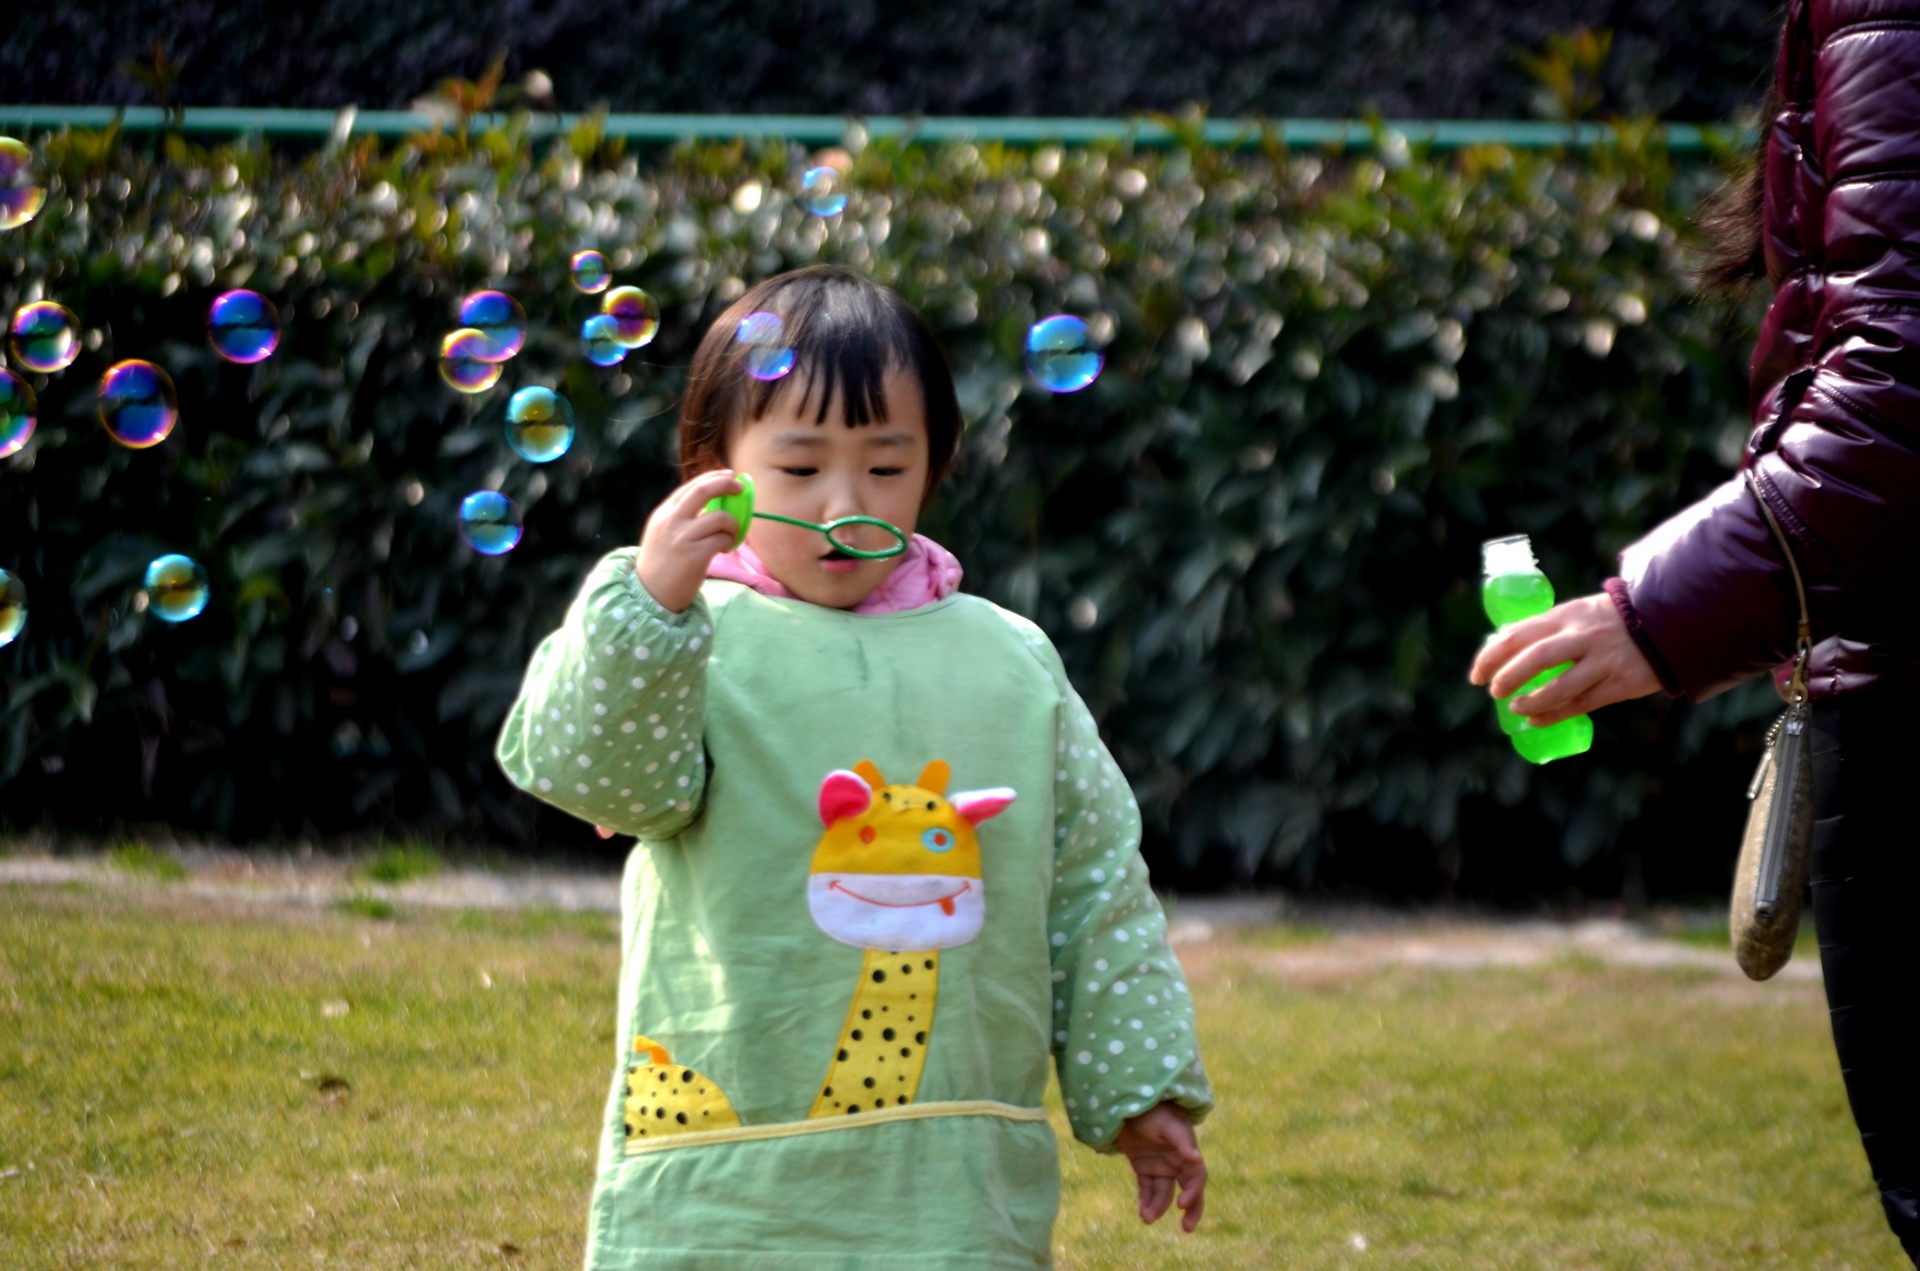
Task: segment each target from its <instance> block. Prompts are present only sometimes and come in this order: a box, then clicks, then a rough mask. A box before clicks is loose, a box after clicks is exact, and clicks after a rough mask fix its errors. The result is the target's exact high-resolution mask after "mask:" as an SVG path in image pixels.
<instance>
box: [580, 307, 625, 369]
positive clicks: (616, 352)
mask: <svg viewBox="0 0 1920 1271" xmlns="http://www.w3.org/2000/svg"><path fill="white" fill-rule="evenodd" d="M580 351H581V352H583V353H585V354H586V355H587V361H589V362H591V363H593V364H594V365H595V366H618V365H620V359H621V358H623V357H625V356H626V355H627V346H626V345H624V344H622V343H620V324H619V323H618V322H616V321H615V320H614V318H613V317H612V315H610V314H605V313H596V314H594V315H593V316H592V317H591V318H588V319H587V320H586V321H585V322H582V323H581V324H580Z"/></svg>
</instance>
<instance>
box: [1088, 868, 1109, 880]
mask: <svg viewBox="0 0 1920 1271" xmlns="http://www.w3.org/2000/svg"><path fill="white" fill-rule="evenodd" d="M1091 877H1092V879H1093V881H1094V882H1096V883H1104V882H1106V881H1107V871H1106V870H1104V869H1096V870H1094V871H1093V873H1092V875H1091Z"/></svg>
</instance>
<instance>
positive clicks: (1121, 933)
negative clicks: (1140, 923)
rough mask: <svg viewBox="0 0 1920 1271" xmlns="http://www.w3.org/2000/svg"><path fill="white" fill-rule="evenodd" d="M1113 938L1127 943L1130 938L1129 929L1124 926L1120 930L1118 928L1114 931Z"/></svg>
mask: <svg viewBox="0 0 1920 1271" xmlns="http://www.w3.org/2000/svg"><path fill="white" fill-rule="evenodd" d="M1113 938H1114V939H1115V940H1118V941H1120V942H1121V943H1122V944H1125V943H1126V942H1127V939H1128V936H1127V929H1126V928H1125V927H1122V928H1121V929H1120V930H1118V931H1116V932H1114V933H1113Z"/></svg>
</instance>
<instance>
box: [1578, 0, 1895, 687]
mask: <svg viewBox="0 0 1920 1271" xmlns="http://www.w3.org/2000/svg"><path fill="white" fill-rule="evenodd" d="M1779 93H1780V98H1781V101H1782V102H1783V103H1784V105H1783V107H1782V108H1781V111H1780V113H1779V115H1778V116H1777V117H1776V118H1775V119H1774V120H1773V121H1772V128H1771V131H1770V133H1769V135H1768V138H1767V143H1766V158H1765V162H1766V173H1765V176H1766V218H1765V235H1766V237H1765V246H1766V258H1767V273H1768V275H1769V277H1770V278H1771V279H1772V281H1773V285H1774V288H1775V294H1774V300H1773V304H1772V306H1771V307H1770V308H1769V309H1768V310H1767V316H1766V320H1765V322H1763V323H1762V324H1761V329H1760V342H1759V346H1758V347H1757V348H1756V349H1755V350H1754V354H1753V367H1752V385H1753V388H1752V405H1753V420H1754V425H1755V427H1754V431H1753V433H1752V435H1751V436H1750V437H1749V438H1748V441H1747V452H1746V457H1745V459H1744V460H1743V461H1742V467H1743V468H1750V469H1751V470H1752V472H1753V474H1754V476H1756V477H1757V479H1758V480H1757V483H1756V484H1757V485H1758V487H1759V490H1760V493H1761V495H1762V496H1763V497H1764V498H1765V499H1766V500H1767V503H1768V505H1769V506H1771V507H1772V509H1773V512H1774V515H1775V516H1777V517H1778V518H1779V520H1780V524H1781V526H1782V528H1783V529H1784V530H1785V531H1786V533H1787V536H1788V537H1789V538H1790V539H1791V540H1792V543H1793V553H1794V556H1795V558H1796V559H1797V560H1798V561H1799V564H1800V569H1801V572H1802V574H1803V575H1804V577H1805V579H1806V584H1807V601H1808V607H1809V608H1810V610H1811V611H1812V615H1813V628H1814V640H1815V641H1816V644H1815V648H1814V651H1813V661H1812V665H1811V669H1810V672H1809V676H1808V679H1809V686H1810V688H1811V690H1812V693H1813V695H1814V696H1815V697H1832V696H1834V695H1836V694H1841V693H1852V692H1857V691H1859V690H1860V689H1863V688H1866V687H1868V686H1869V685H1873V684H1876V683H1883V682H1884V683H1889V684H1905V685H1912V686H1920V0H1792V2H1791V3H1789V4H1788V6H1787V28H1786V34H1785V38H1784V39H1783V41H1782V43H1781V52H1780V69H1779ZM1620 561H1621V573H1622V575H1623V577H1621V578H1616V579H1611V580H1609V581H1608V583H1607V591H1608V592H1609V594H1611V595H1612V597H1613V600H1614V603H1615V604H1616V605H1617V606H1618V607H1619V609H1620V613H1621V616H1622V617H1624V618H1625V619H1626V622H1627V628H1628V630H1630V631H1631V632H1632V633H1633V635H1634V639H1635V640H1636V641H1637V642H1638V643H1639V645H1640V648H1641V650H1642V652H1644V653H1645V654H1646V655H1647V659H1648V661H1650V662H1652V663H1653V667H1654V670H1655V671H1656V672H1657V673H1658V674H1659V676H1660V680H1661V682H1662V683H1663V684H1665V685H1666V687H1667V690H1668V691H1669V692H1671V693H1674V694H1677V695H1683V696H1686V697H1690V698H1693V699H1695V700H1698V699H1700V698H1704V697H1709V696H1711V695H1713V694H1715V693H1718V692H1721V691H1723V690H1725V689H1728V688H1731V687H1732V686H1733V685H1735V684H1738V683H1740V682H1741V681H1742V680H1747V679H1751V678H1752V677H1754V676H1755V675H1758V674H1761V673H1763V672H1766V671H1768V670H1771V669H1774V668H1775V667H1777V666H1778V665H1779V664H1780V663H1781V662H1782V661H1784V660H1787V659H1789V658H1791V656H1792V653H1793V635H1794V626H1795V621H1794V615H1795V612H1796V609H1797V606H1796V604H1795V601H1794V595H1793V581H1792V578H1791V576H1790V575H1789V574H1788V572H1787V567H1786V562H1785V560H1784V558H1783V557H1782V556H1781V554H1780V551H1779V548H1778V547H1776V546H1775V544H1774V541H1773V538H1772V535H1771V533H1770V532H1769V530H1768V527H1767V522H1766V518H1765V517H1764V516H1763V515H1762V514H1761V511H1760V509H1759V507H1758V506H1757V504H1756V503H1755V500H1754V496H1753V493H1752V492H1751V491H1750V490H1749V489H1748V486H1747V483H1746V482H1745V481H1744V480H1743V479H1741V478H1739V477H1736V478H1734V479H1732V480H1730V481H1728V482H1727V483H1726V484H1725V485H1723V486H1721V487H1720V488H1719V489H1717V490H1715V491H1714V492H1713V493H1712V494H1710V495H1708V496H1707V497H1706V498H1705V499H1702V500H1701V501H1700V502H1698V503H1696V504H1694V505H1693V506H1692V507H1690V508H1688V509H1687V510H1686V511H1684V512H1681V513H1680V514H1679V515H1678V516H1675V517H1674V518H1672V519H1671V520H1669V521H1667V522H1666V523H1665V524H1663V525H1661V526H1660V527H1659V528H1658V529H1656V530H1654V531H1653V532H1652V533H1651V534H1649V535H1647V536H1646V537H1645V538H1643V539H1641V540H1640V541H1639V542H1638V543H1635V544H1634V545H1633V546H1632V547H1629V548H1628V549H1627V550H1626V551H1625V552H1623V553H1621V557H1620Z"/></svg>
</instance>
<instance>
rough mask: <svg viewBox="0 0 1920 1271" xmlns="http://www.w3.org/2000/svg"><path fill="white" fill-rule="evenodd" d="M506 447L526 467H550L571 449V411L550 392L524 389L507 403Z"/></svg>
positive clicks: (540, 389)
mask: <svg viewBox="0 0 1920 1271" xmlns="http://www.w3.org/2000/svg"><path fill="white" fill-rule="evenodd" d="M507 444H508V445H509V446H512V447H513V450H514V453H515V454H517V455H519V456H520V457H521V458H522V459H525V460H526V461H527V462H528V463H551V462H552V461H553V460H555V459H558V458H559V457H560V456H561V455H564V454H565V453H567V448H568V447H569V446H571V445H573V407H572V406H571V405H569V404H568V402H567V399H566V398H564V397H562V396H560V394H558V393H556V392H554V391H553V390H552V389H550V388H537V387H533V388H523V389H521V390H520V391H519V392H517V393H515V394H514V395H513V396H512V398H510V399H509V400H508V402H507Z"/></svg>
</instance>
